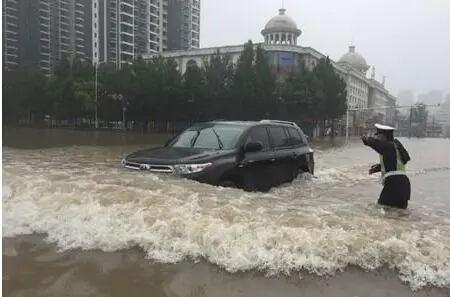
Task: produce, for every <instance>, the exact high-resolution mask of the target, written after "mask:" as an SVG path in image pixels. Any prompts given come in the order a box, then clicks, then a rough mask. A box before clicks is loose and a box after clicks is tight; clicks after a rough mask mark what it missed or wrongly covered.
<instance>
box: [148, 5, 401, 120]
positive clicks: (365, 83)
mask: <svg viewBox="0 0 450 297" xmlns="http://www.w3.org/2000/svg"><path fill="white" fill-rule="evenodd" d="M301 33H302V31H301V30H300V29H299V28H298V26H297V24H296V23H295V21H294V20H293V19H292V18H290V17H289V16H288V15H287V14H286V9H280V10H279V12H278V14H277V15H276V16H274V17H272V18H271V19H270V20H269V21H268V22H267V24H266V25H265V27H264V28H263V30H262V31H261V35H262V37H263V40H264V42H262V43H259V44H258V43H257V44H255V47H256V46H258V45H261V46H262V48H263V49H264V50H265V51H266V53H267V55H268V59H269V63H270V65H271V67H272V70H273V71H274V72H275V73H277V79H278V80H283V77H286V74H287V73H289V72H290V71H292V70H294V69H295V68H296V67H297V66H298V65H299V64H300V63H304V65H306V66H307V67H309V68H313V67H314V66H315V65H316V64H317V62H318V60H319V59H321V58H324V57H325V55H324V54H322V53H320V52H318V51H317V50H315V49H313V48H311V47H304V46H299V45H298V44H297V43H298V39H299V37H300V35H301ZM243 49H244V46H243V45H234V46H223V47H212V48H199V49H191V50H179V51H168V52H165V53H163V54H162V56H164V57H171V58H173V59H174V60H175V61H176V62H177V63H178V67H179V70H180V71H181V72H182V73H184V72H185V71H186V69H187V67H189V66H190V65H197V66H199V67H201V66H202V65H203V63H204V62H205V59H206V60H207V59H208V58H209V57H211V56H212V55H213V54H215V53H216V52H217V51H218V50H219V51H220V53H222V54H227V55H228V56H229V57H230V58H231V60H232V62H233V63H236V62H237V61H238V59H239V56H240V55H241V53H242V51H243ZM157 55H159V54H156V53H149V54H147V55H144V58H146V59H151V58H152V57H155V56H157ZM331 63H332V65H333V67H334V68H335V70H336V72H337V73H338V74H339V75H340V76H341V77H342V78H343V79H344V80H345V82H346V84H347V104H348V107H349V108H350V109H358V108H359V109H364V108H369V107H370V108H377V107H379V109H376V110H375V112H371V111H369V110H366V111H365V112H364V116H363V117H362V118H361V117H360V119H359V120H356V118H357V116H356V114H355V115H354V117H351V119H350V123H349V125H350V126H354V125H355V124H356V122H359V123H360V124H358V125H361V127H362V126H364V127H365V126H367V125H368V124H367V123H368V122H369V118H370V117H371V118H373V117H375V116H376V117H377V120H378V121H382V122H384V121H386V120H388V119H387V118H386V115H387V112H386V110H387V109H386V105H387V104H389V105H390V106H391V105H392V106H395V97H394V96H393V95H391V94H389V92H388V90H386V88H385V86H384V84H385V81H384V79H383V82H381V83H380V82H378V81H376V80H375V68H373V69H372V74H371V77H370V78H368V77H367V71H368V70H369V69H370V66H369V65H368V64H367V62H366V60H365V59H364V57H363V56H362V55H361V54H359V53H358V52H356V50H355V46H354V45H351V46H350V47H349V50H348V52H347V53H345V54H344V55H343V56H342V57H341V58H340V59H339V60H338V61H337V62H335V61H331ZM389 116H390V119H389V120H391V121H392V118H393V117H392V116H391V114H390V115H389Z"/></svg>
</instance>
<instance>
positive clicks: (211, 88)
mask: <svg viewBox="0 0 450 297" xmlns="http://www.w3.org/2000/svg"><path fill="white" fill-rule="evenodd" d="M203 64H204V66H203V69H204V70H203V72H204V82H205V83H204V93H203V94H204V96H205V103H206V102H209V103H208V104H206V105H205V108H206V107H207V108H208V109H209V112H208V113H207V116H206V117H205V120H207V119H218V118H231V117H232V116H233V111H234V109H235V107H234V106H232V104H233V100H232V98H233V97H232V93H231V92H232V88H233V82H234V81H233V76H234V66H233V64H232V63H231V59H230V57H229V56H228V55H221V53H220V51H219V50H217V52H216V53H215V54H213V55H212V56H211V58H210V59H209V60H205V61H204V63H203Z"/></svg>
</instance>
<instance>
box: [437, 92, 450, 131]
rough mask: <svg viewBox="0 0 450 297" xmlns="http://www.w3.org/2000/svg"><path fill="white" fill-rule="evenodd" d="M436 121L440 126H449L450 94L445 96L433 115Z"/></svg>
mask: <svg viewBox="0 0 450 297" xmlns="http://www.w3.org/2000/svg"><path fill="white" fill-rule="evenodd" d="M435 118H436V121H437V122H439V123H440V124H442V125H445V126H450V94H448V95H447V96H446V99H445V101H444V102H443V103H442V104H441V106H440V107H439V109H438V110H437V112H436V115H435Z"/></svg>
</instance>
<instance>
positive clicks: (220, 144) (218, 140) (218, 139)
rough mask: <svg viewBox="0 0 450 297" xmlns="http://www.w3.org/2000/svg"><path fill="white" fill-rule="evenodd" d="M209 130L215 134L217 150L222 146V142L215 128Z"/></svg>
mask: <svg viewBox="0 0 450 297" xmlns="http://www.w3.org/2000/svg"><path fill="white" fill-rule="evenodd" d="M211 130H212V131H213V132H214V135H216V138H217V142H218V143H219V150H221V149H222V148H223V142H222V140H220V137H219V134H217V132H216V130H214V129H213V128H212V129H211Z"/></svg>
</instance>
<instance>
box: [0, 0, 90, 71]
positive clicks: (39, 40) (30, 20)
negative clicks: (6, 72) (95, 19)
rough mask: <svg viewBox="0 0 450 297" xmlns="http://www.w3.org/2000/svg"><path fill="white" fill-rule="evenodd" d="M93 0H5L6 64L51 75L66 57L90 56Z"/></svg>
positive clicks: (7, 66) (4, 36) (4, 42)
mask: <svg viewBox="0 0 450 297" xmlns="http://www.w3.org/2000/svg"><path fill="white" fill-rule="evenodd" d="M89 5H90V0H3V57H4V60H3V66H4V67H6V68H8V69H11V68H14V67H19V66H20V67H22V68H24V69H29V70H40V71H42V72H43V73H44V74H45V75H51V74H52V72H53V70H54V68H55V66H56V65H57V64H58V62H59V61H60V60H61V58H62V57H64V56H66V57H74V56H75V55H77V56H80V57H84V58H89V57H90V53H91V51H92V50H91V43H92V35H91V32H92V30H91V29H90V26H89V24H90V23H91V9H90V6H89Z"/></svg>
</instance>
